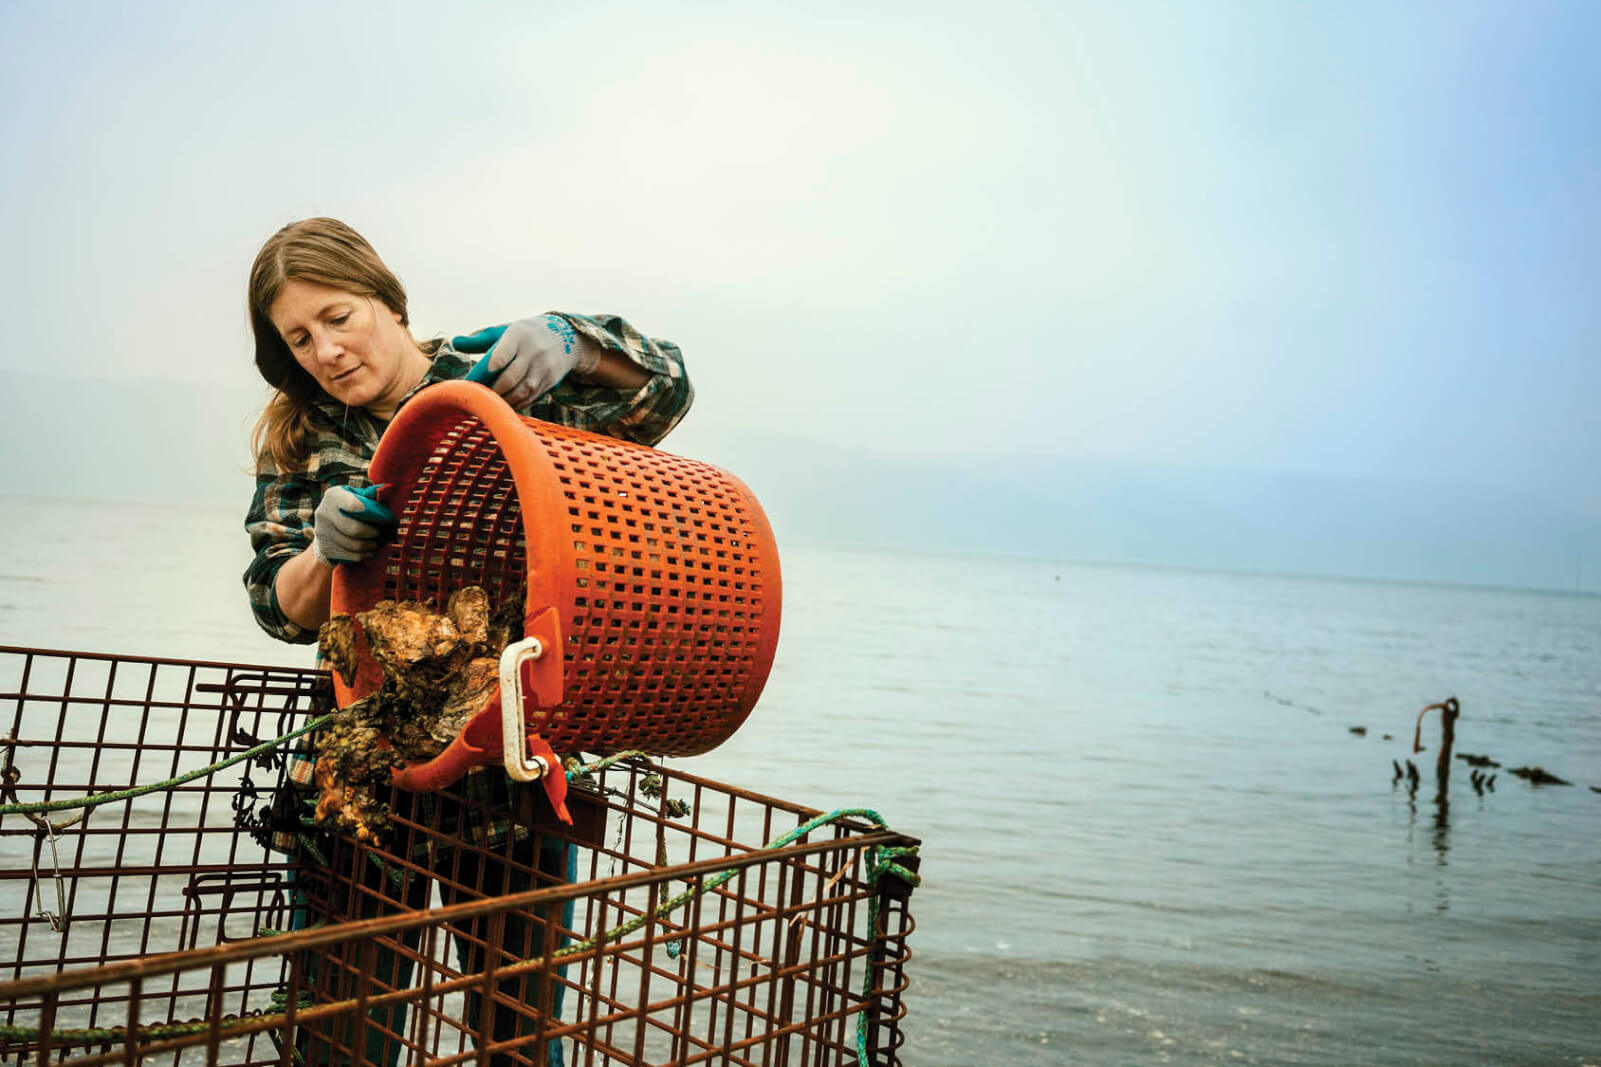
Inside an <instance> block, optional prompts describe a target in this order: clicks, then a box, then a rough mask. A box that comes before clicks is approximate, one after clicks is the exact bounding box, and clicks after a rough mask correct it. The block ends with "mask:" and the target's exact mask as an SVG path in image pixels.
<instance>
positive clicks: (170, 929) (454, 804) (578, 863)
mask: <svg viewBox="0 0 1601 1067" xmlns="http://www.w3.org/2000/svg"><path fill="white" fill-rule="evenodd" d="M330 702H331V689H330V684H329V679H328V677H327V675H326V674H325V673H323V672H320V671H313V670H285V669H282V668H269V667H254V666H246V665H237V664H219V663H200V662H186V661H176V660H156V659H143V658H129V657H115V656H103V655H87V654H78V653H64V652H47V651H40V650H28V649H17V648H4V649H0V717H3V718H4V720H6V728H7V737H6V739H5V741H4V757H3V770H0V773H3V779H4V786H3V794H4V796H3V802H4V803H9V804H13V805H15V804H18V803H34V802H39V801H49V800H60V799H66V798H76V797H82V796H85V795H88V794H102V793H106V792H110V791H119V790H130V789H131V788H134V787H137V786H139V785H140V784H141V783H151V782H157V781H161V780H165V779H170V778H174V777H178V776H181V775H183V774H184V773H185V772H186V771H189V770H191V769H198V768H204V767H208V766H209V765H211V764H214V763H217V762H220V761H221V760H224V759H226V758H229V757H231V756H237V755H240V754H241V753H245V752H247V751H249V750H251V749H252V748H253V747H254V746H257V745H258V743H259V742H261V741H266V740H269V739H273V738H278V737H281V736H283V735H284V734H286V733H289V732H291V731H292V730H294V729H295V728H297V727H298V726H302V725H304V724H305V723H307V722H308V721H310V719H311V717H312V716H313V715H314V714H316V713H317V712H319V711H321V710H324V709H325V708H326V707H328V706H329V704H330ZM298 743H299V742H296V743H292V744H298ZM293 762H294V757H293V755H292V754H291V755H290V756H289V757H288V759H286V758H285V755H284V752H283V748H282V746H280V747H279V748H269V749H267V750H266V751H263V752H260V753H258V754H257V755H255V756H254V757H250V758H246V759H244V760H242V761H241V762H239V763H237V764H235V765H234V766H232V767H228V768H225V769H221V770H214V771H210V772H208V773H205V774H202V775H199V776H197V777H195V778H194V779H193V780H191V781H187V782H185V783H183V784H181V785H178V786H176V787H173V788H167V789H162V790H159V791H154V792H150V793H148V794H144V795H140V796H135V797H131V798H127V799H118V800H116V801H113V802H109V803H105V804H102V805H99V806H96V807H93V808H91V809H89V810H88V811H87V817H86V818H84V819H82V820H79V821H76V822H71V820H72V818H73V816H74V815H76V814H78V813H77V812H59V813H52V812H46V813H42V814H39V815H37V816H34V815H26V814H18V813H15V812H12V813H6V814H0V880H3V885H4V890H3V892H0V1062H36V1063H41V1064H43V1063H73V1064H84V1065H87V1064H96V1063H128V1064H133V1063H173V1064H190V1063H208V1064H210V1063H216V1064H223V1063H226V1064H285V1065H288V1064H295V1063H307V1064H319V1063H320V1064H334V1063H339V1064H345V1063H350V1064H373V1065H379V1064H382V1065H385V1067H387V1065H390V1064H436V1065H445V1064H453V1063H482V1064H512V1063H523V1064H542V1065H543V1064H548V1063H553V1062H565V1063H567V1064H686V1065H687V1064H700V1063H717V1064H724V1063H726V1064H788V1065H812V1064H849V1063H857V1062H860V1059H861V1057H860V1053H861V1052H863V1051H865V1061H866V1062H870V1063H874V1064H896V1063H899V1062H900V1061H899V1049H900V1046H901V1042H902V1034H901V1030H900V1022H901V1019H902V1017H903V1016H904V1003H903V1001H902V994H903V992H904V989H905V984H906V983H905V966H906V962H907V959H908V957H909V951H910V950H909V948H908V946H907V937H908V935H909V934H910V933H911V930H912V927H913V922H912V918H911V915H910V913H909V911H908V898H909V895H910V886H909V885H908V884H907V883H906V882H905V881H903V880H902V879H900V878H899V877H896V876H894V875H885V874H883V873H882V870H881V868H880V866H879V863H878V856H879V854H880V852H882V851H887V850H889V849H892V848H900V847H905V846H908V845H910V844H913V843H914V842H911V841H910V840H909V839H907V838H905V837H902V836H900V835H897V834H893V833H890V832H888V831H886V830H883V829H881V828H880V827H879V826H878V825H875V823H874V822H872V821H871V820H869V819H866V818H863V817H860V816H840V817H835V818H832V819H829V820H827V821H824V820H821V819H819V816H820V815H821V813H819V812H817V811H815V810H813V809H810V808H806V807H803V806H800V805H795V804H789V803H786V802H783V801H780V800H774V799H772V798H768V797H763V796H759V795H756V794H754V793H749V792H746V791H743V790H739V789H735V788H732V787H729V786H726V785H721V784H718V783H716V782H711V781H708V780H705V779H702V778H698V777H696V776H694V775H690V774H686V773H682V772H679V771H675V770H668V769H666V768H663V767H660V766H656V765H652V764H650V763H647V762H645V761H641V760H634V761H625V762H620V763H617V764H614V765H612V766H610V767H606V768H604V769H598V770H596V771H595V772H594V773H592V774H589V775H587V776H586V777H585V778H582V779H579V780H577V781H575V782H574V788H573V791H572V792H571V793H570V794H569V805H570V806H571V807H572V809H573V814H574V817H575V818H574V825H573V826H571V827H567V826H561V825H558V824H554V823H552V822H549V821H547V820H548V819H549V816H548V814H547V809H546V808H544V807H543V806H542V805H541V804H538V803H535V801H534V795H533V794H532V793H531V792H526V790H530V789H533V788H537V787H534V786H520V785H516V784H513V783H510V782H508V781H507V780H506V779H505V777H504V776H503V775H502V774H501V773H500V772H499V771H484V772H479V773H476V774H473V775H469V776H468V777H467V778H466V779H464V780H463V782H462V783H460V784H459V785H458V786H457V787H456V788H455V789H454V790H453V791H451V792H449V793H442V794H422V795H407V794H396V796H395V797H394V798H393V804H394V807H393V828H392V830H391V833H390V835H389V836H388V838H387V839H386V840H385V841H384V842H383V844H382V845H381V846H379V847H369V846H367V845H363V844H360V843H357V842H355V841H352V840H349V839H345V838H326V837H318V836H315V831H310V830H308V829H307V828H306V826H305V825H304V824H303V823H302V822H301V814H302V813H303V810H304V809H303V808H302V807H301V804H302V801H301V800H300V799H299V795H298V794H297V792H296V791H295V790H294V789H293V788H292V787H291V786H289V785H288V784H287V780H288V778H289V777H290V773H289V772H290V770H291V769H292V768H291V767H290V766H286V764H292V763H293ZM39 820H45V821H44V822H43V823H42V824H41V823H40V821H39ZM68 822H71V825H64V824H66V823H68ZM814 824H815V825H814ZM800 830H804V832H799V833H797V832H796V831H800ZM786 835H787V836H786ZM791 838H792V839H791ZM286 840H288V841H294V843H295V845H296V847H295V848H294V850H293V851H292V852H291V853H284V852H280V851H277V850H276V849H275V848H273V847H269V846H270V845H273V844H275V843H276V844H282V843H284V842H285V841H286Z"/></svg>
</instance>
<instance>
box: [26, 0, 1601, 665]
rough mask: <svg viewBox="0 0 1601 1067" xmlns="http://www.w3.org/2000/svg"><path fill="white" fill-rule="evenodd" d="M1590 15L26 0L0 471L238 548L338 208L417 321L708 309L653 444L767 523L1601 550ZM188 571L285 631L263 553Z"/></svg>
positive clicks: (1339, 545)
mask: <svg viewBox="0 0 1601 1067" xmlns="http://www.w3.org/2000/svg"><path fill="white" fill-rule="evenodd" d="M1598 31H1601V8H1597V7H1596V6H1594V5H1591V4H1584V3H1573V4H1541V3H1534V4H1527V3H1519V4H1511V3H1500V4H1474V3H1449V4H1448V3H1411V4H1390V3H1382V4H1378V3H1375V4H1349V5H1340V6H1339V7H1338V8H1332V7H1327V6H1324V5H1290V4H1278V3H1234V2H1230V3H1223V2H1216V3H1194V4H1180V3H1170V4H1150V3H1133V4H1117V5H1105V6H1097V5H1086V4H1018V3H1004V2H1001V3H986V4H982V5H978V4H939V3H920V4H915V5H913V4H866V5H863V4H830V3H821V4H818V3H811V4H806V5H804V6H802V5H739V4H701V3H689V4H675V5H646V4H623V3H618V4H583V5H578V4H542V5H511V4H504V5H498V4H470V3H469V4H460V5H453V6H451V7H450V8H449V9H448V10H447V9H446V8H445V7H444V6H443V5H425V4H391V5H384V6H381V7H380V6H377V5H361V4H334V5H322V4H300V3H275V4H272V5H270V6H260V7H253V8H249V9H245V8H235V7H233V6H227V5H206V4H199V3H194V4H189V3H175V2H159V3H144V4H138V5H134V4H122V3H105V4H96V5H52V4H45V3H34V2H27V0H22V2H19V0H7V2H5V3H0V56H3V59H4V62H3V63H0V93H3V95H4V99H5V107H4V108H3V109H0V144H3V146H4V151H3V156H4V159H5V162H4V165H3V166H0V249H3V250H4V255H0V320H3V321H4V322H5V324H6V326H7V330H8V343H7V344H6V345H5V346H4V348H3V349H0V373H3V375H4V385H3V387H0V455H3V457H4V463H3V466H0V507H4V506H5V499H6V498H7V497H10V498H13V499H15V498H17V497H62V498H71V499H75V500H86V501H102V502H105V506H104V507H103V508H97V509H95V511H94V514H96V515H97V516H100V517H101V521H102V522H103V529H102V530H101V531H100V534H101V536H100V542H101V544H102V545H103V546H104V550H105V551H106V552H108V553H115V552H116V551H117V545H118V530H119V526H121V525H123V524H126V523H128V522H131V521H133V519H131V518H130V516H133V515H135V513H136V511H137V513H138V514H139V515H141V516H143V518H140V519H139V520H138V521H141V522H144V521H158V522H161V523H163V524H170V536H171V543H172V545H173V552H174V554H175V556H176V557H179V558H183V557H186V556H190V555H195V554H197V553H199V554H205V555H208V556H216V555H218V554H222V555H225V556H226V557H227V560H226V565H225V566H222V567H221V570H223V571H226V573H228V574H230V575H232V574H237V573H238V572H240V571H242V570H243V568H244V566H245V564H246V562H248V559H249V546H248V542H247V540H246V538H245V535H244V532H243V529H242V521H243V516H244V512H245V508H246V506H247V504H248V502H249V498H250V492H251V487H252V481H251V474H250V462H251V461H250V456H249V450H248V446H247V438H248V433H249V428H250V426H251V424H252V422H253V420H254V417H255V414H256V412H257V411H259V409H260V407H261V404H262V402H263V401H264V399H265V397H266V392H265V386H263V385H262V384H261V382H260V380H259V379H258V378H257V377H256V376H255V371H254V368H253V366H252V364H251V343H250V338H249V331H248V326H247V322H246V315H245V307H244V288H245V278H246V273H247V271H248V268H249V265H250V262H251V260H252V258H253V257H254V255H255V252H256V250H257V249H258V248H259V247H260V245H261V243H262V241H263V240H265V239H266V237H267V236H268V235H270V234H271V233H272V232H273V231H274V230H276V229H277V228H278V227H279V226H281V225H283V224H285V223H287V222H289V221H291V220H294V219H297V218H302V217H306V216H309V215H318V214H328V215H334V216H337V217H340V218H343V219H345V220H346V221H348V222H349V223H351V224H352V225H354V226H355V227H356V228H357V229H358V230H360V231H362V232H363V233H364V234H365V235H366V236H367V237H368V238H369V239H370V240H371V241H372V242H373V244H374V245H375V246H376V247H377V249H378V251H379V252H380V254H381V255H383V256H384V258H385V259H386V261H387V262H388V263H389V265H390V266H391V267H392V268H393V269H394V270H395V271H396V272H397V273H398V274H399V275H400V277H401V279H402V281H403V282H404V283H405V284H406V286H407V288H408V291H409V293H410V298H411V315H412V325H413V330H414V332H415V333H417V335H418V336H419V337H429V336H436V335H440V334H447V335H448V334H455V333H460V332H465V331H469V330H473V329H476V328H478V327H480V326H483V325H486V324H489V323H494V322H502V321H506V320H508V319H511V318H516V317H522V316H525V315H529V314H534V313H538V312H541V311H544V310H547V309H557V308H559V309H564V310H574V311H580V312H589V313H595V312H616V313H619V314H622V315H625V316H626V317H628V318H629V319H630V321H632V322H633V323H635V324H636V325H637V326H639V327H640V328H641V329H642V330H644V331H645V332H646V333H649V334H652V335H654V336H660V337H666V338H670V339H672V340H673V341H675V342H677V343H678V344H679V345H680V346H681V347H682V348H683V350H684V353H685V359H686V363H687V365H688V368H689V371H690V374H691V378H692V380H693V382H694V384H695V388H696V393H697V397H696V402H695V407H694V410H693V411H692V412H691V414H690V416H689V417H688V418H687V419H686V421H685V422H684V423H683V425H682V426H681V427H680V428H679V429H678V430H677V431H675V433H674V434H673V436H672V437H670V438H669V439H668V440H667V442H666V443H665V445H664V447H666V448H668V449H669V450H671V451H675V452H679V453H681V454H684V455H689V456H693V457H696V458H699V459H704V460H708V461H710V462H713V463H717V464H719V465H720V466H723V467H726V468H728V469H730V470H732V471H733V472H734V473H736V474H738V475H739V476H740V477H742V478H743V479H744V480H745V481H747V482H748V483H749V484H750V485H751V486H752V488H753V489H754V490H755V491H756V493H757V495H758V496H759V497H760V498H761V500H762V501H763V503H764V505H765V506H766V508H767V509H768V512H769V514H770V516H771V518H772V520H773V523H774V526H775V528H776V530H777V533H778V536H779V540H780V544H781V545H784V544H843V545H853V546H863V547H876V548H915V549H922V550H931V551H938V552H979V553H987V554H995V555H1017V556H1028V557H1036V558H1045V559H1061V560H1079V561H1105V562H1114V563H1139V564H1153V565H1162V566H1179V567H1203V568H1225V569H1233V570H1255V571H1273V572H1288V573H1300V574H1311V575H1331V576H1347V577H1359V578H1380V579H1397V580H1407V581H1426V582H1460V583H1472V584H1489V585H1507V586H1519V587H1529V588H1544V589H1555V590H1562V591H1573V590H1585V591H1594V590H1596V589H1598V588H1601V486H1598V482H1597V477H1596V471H1597V463H1596V460H1597V458H1598V454H1601V429H1598V422H1597V419H1596V418H1595V415H1594V406H1595V403H1596V399H1597V397H1598V396H1601V364H1598V361H1597V360H1596V358H1595V353H1596V348H1597V340H1598V338H1601V301H1598V300H1597V299H1596V298H1595V296H1594V290H1595V285H1596V278H1597V275H1598V271H1597V267H1598V266H1601V198H1598V197H1597V195H1596V190H1597V180H1598V178H1601V138H1597V137H1596V115H1597V114H1598V113H1601V68H1598V67H1597V65H1596V64H1595V63H1594V56H1593V46H1594V42H1595V41H1596V40H1597V39H1598ZM120 501H137V502H139V503H138V507H137V508H132V507H128V506H124V505H122V504H120V503H118V502H120ZM152 515H154V516H159V518H158V519H155V520H151V519H150V516H152ZM38 537H39V544H38V545H37V551H35V552H33V553H31V554H30V555H29V557H28V559H29V562H28V563H27V566H28V567H29V568H32V569H33V570H34V571H37V572H38V573H37V574H33V575H32V576H33V577H39V578H43V579H46V580H49V579H50V578H51V577H52V575H53V574H54V573H56V572H57V570H58V569H65V568H69V567H70V566H71V560H70V559H67V558H60V559H57V558H54V557H52V556H51V554H50V544H51V540H50V531H39V534H38ZM130 562H131V564H133V565H137V564H138V561H130ZM235 564H237V566H234V565H235ZM9 566H12V567H16V566H21V564H18V563H16V562H15V561H13V562H12V563H11V564H9ZM230 568H231V569H230ZM207 580H208V581H210V579H209V578H208V579H207ZM185 595H189V596H193V597H206V598H237V608H238V615H239V617H240V622H241V625H242V626H245V627H248V626H249V625H250V624H249V622H248V613H247V611H246V608H245V604H244V599H243V594H242V592H241V591H240V589H239V587H238V586H237V584H236V583H234V584H232V585H228V586H227V587H225V588H224V587H219V588H215V589H213V588H211V587H210V586H204V587H198V586H197V587H193V588H191V589H189V590H186V594H185ZM4 636H5V637H6V638H7V639H10V640H18V641H26V640H27V638H28V635H27V634H15V633H11V634H6V635H4ZM264 647H269V648H270V647H271V643H270V642H267V643H266V645H265V646H264ZM173 651H174V652H181V650H173Z"/></svg>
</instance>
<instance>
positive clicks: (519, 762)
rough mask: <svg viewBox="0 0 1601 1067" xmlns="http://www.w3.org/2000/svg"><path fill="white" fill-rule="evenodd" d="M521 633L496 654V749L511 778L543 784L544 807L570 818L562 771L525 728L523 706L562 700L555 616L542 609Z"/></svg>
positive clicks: (552, 610) (540, 740) (550, 610)
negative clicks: (498, 732) (498, 745)
mask: <svg viewBox="0 0 1601 1067" xmlns="http://www.w3.org/2000/svg"><path fill="white" fill-rule="evenodd" d="M523 632H524V633H525V634H526V635H527V636H525V637H524V638H523V639H522V640H521V641H513V642H512V643H511V644H509V645H507V646H506V650H505V651H504V652H502V653H501V654H500V724H501V730H502V734H501V747H502V751H503V753H504V758H505V761H506V773H507V774H508V775H509V776H511V778H512V780H513V781H518V782H533V781H540V780H542V781H543V782H544V786H545V792H546V794H547V795H549V797H550V805H551V807H552V808H554V809H555V810H556V813H557V814H558V815H559V816H561V817H562V821H563V822H571V821H572V820H571V818H570V817H569V816H568V815H567V807H566V804H565V800H566V795H567V775H566V773H565V772H564V771H563V770H562V765H561V760H560V759H558V758H557V756H556V753H555V752H553V751H552V750H551V747H550V745H549V744H547V743H546V741H545V739H544V738H542V737H540V736H539V734H537V733H530V732H529V728H528V706H529V704H530V703H531V704H532V705H533V706H534V707H535V708H554V707H555V706H556V705H558V704H560V703H561V702H562V695H563V693H564V691H565V689H564V678H563V674H564V665H563V655H562V638H561V616H560V615H559V614H558V613H557V611H556V609H555V608H546V609H544V610H543V611H541V612H539V613H538V614H536V615H534V616H532V617H531V618H529V619H528V620H527V621H526V623H525V624H524V627H523Z"/></svg>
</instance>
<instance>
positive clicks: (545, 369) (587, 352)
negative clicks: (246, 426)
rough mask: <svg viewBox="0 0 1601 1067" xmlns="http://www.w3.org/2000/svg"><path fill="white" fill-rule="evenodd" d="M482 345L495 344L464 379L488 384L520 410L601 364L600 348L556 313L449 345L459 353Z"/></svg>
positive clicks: (492, 329) (480, 348)
mask: <svg viewBox="0 0 1601 1067" xmlns="http://www.w3.org/2000/svg"><path fill="white" fill-rule="evenodd" d="M486 343H488V344H493V345H494V347H493V348H491V349H490V351H489V354H488V355H487V356H485V357H484V358H483V359H481V360H479V361H478V365H477V366H475V367H474V368H473V369H472V371H471V372H470V373H469V374H468V376H467V380H468V381H477V382H483V383H484V384H485V385H490V386H492V387H493V388H494V390H495V392H497V393H499V394H500V395H501V397H502V398H503V399H504V400H505V401H506V403H507V404H510V405H511V406H512V407H513V408H515V409H516V410H518V411H521V410H522V409H523V408H526V407H527V406H528V405H529V404H532V403H533V402H534V401H535V400H537V399H539V398H540V397H542V396H544V395H545V394H546V393H548V392H550V391H551V390H552V389H554V388H556V385H557V383H559V382H560V381H561V380H562V379H563V378H565V377H567V375H569V374H571V373H573V372H574V371H577V372H578V373H580V374H588V373H590V372H591V371H593V370H594V369H595V367H596V366H597V365H599V363H600V350H599V349H598V348H596V347H594V346H593V345H591V344H588V343H587V342H585V341H584V340H583V339H582V338H580V337H579V336H578V331H576V330H574V329H573V327H572V324H571V323H569V322H568V321H567V320H566V319H564V318H562V317H561V316H560V315H541V316H539V317H538V318H533V319H519V320H518V321H517V322H513V323H511V324H509V325H507V326H505V327H490V328H489V329H486V330H479V331H478V332H477V333H475V334H472V335H470V336H467V337H458V338H456V339H455V340H454V341H453V342H452V345H453V346H454V347H455V349H456V351H458V352H465V353H475V352H482V351H483V350H484V348H483V346H484V345H485V344H486Z"/></svg>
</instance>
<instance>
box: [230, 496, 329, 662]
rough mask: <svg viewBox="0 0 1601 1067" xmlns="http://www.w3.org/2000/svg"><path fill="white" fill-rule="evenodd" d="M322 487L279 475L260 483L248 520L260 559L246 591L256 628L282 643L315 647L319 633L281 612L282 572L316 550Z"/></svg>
mask: <svg viewBox="0 0 1601 1067" xmlns="http://www.w3.org/2000/svg"><path fill="white" fill-rule="evenodd" d="M321 499H322V486H320V485H318V484H317V483H316V482H314V481H313V480H311V479H310V478H307V477H304V476H297V475H280V474H278V473H276V472H275V471H269V472H267V473H263V474H259V475H257V477H256V495H255V497H254V498H252V500H251V501H250V511H249V513H248V514H247V515H246V516H245V529H246V531H248V532H249V534H250V547H251V548H252V549H253V550H254V551H255V553H256V555H255V558H254V559H252V560H251V561H250V566H249V567H248V568H246V569H245V589H246V591H247V592H248V593H249V594H250V610H251V611H252V612H253V613H254V614H255V616H256V623H257V625H259V626H260V627H261V628H262V629H263V630H265V631H267V633H269V634H271V635H272V636H273V637H276V638H277V639H278V640H280V641H289V642H291V643H293V644H301V645H304V644H310V643H311V642H313V641H315V640H316V639H317V632H316V631H315V630H307V629H306V628H305V627H303V626H298V625H296V624H295V623H293V622H291V621H290V620H289V618H288V616H286V615H285V614H284V613H283V610H282V609H281V608H279V606H278V592H277V588H276V585H277V580H278V568H280V567H282V566H283V565H284V564H285V563H287V562H288V561H289V560H290V559H292V558H294V557H295V556H298V555H299V554H300V553H302V552H304V551H305V550H306V549H307V548H308V547H310V545H311V527H312V516H313V514H314V513H315V512H316V510H317V503H318V501H320V500H321Z"/></svg>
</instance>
